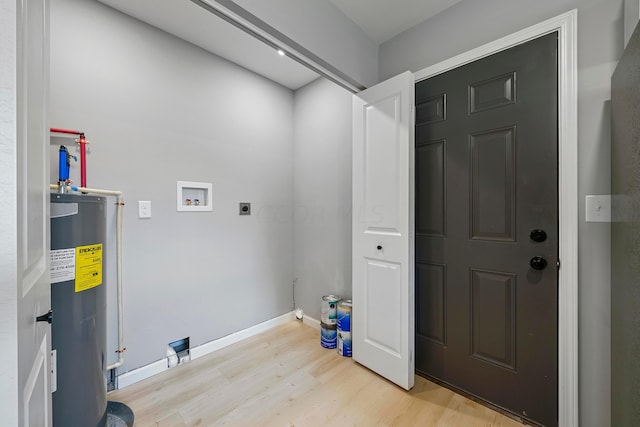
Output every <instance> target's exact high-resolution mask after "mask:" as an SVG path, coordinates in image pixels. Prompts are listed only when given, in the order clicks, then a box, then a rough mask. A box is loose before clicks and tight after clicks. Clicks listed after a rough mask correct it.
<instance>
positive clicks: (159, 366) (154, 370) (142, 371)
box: [118, 357, 169, 390]
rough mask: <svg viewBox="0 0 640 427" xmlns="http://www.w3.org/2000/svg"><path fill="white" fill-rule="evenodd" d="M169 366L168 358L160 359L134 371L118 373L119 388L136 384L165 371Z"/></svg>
mask: <svg viewBox="0 0 640 427" xmlns="http://www.w3.org/2000/svg"><path fill="white" fill-rule="evenodd" d="M167 369H169V367H168V361H167V358H166V357H165V358H163V359H160V360H158V361H156V362H153V363H149V364H148V365H145V366H142V367H140V368H138V369H134V370H133V371H129V372H126V373H124V374H121V375H118V390H120V389H123V388H125V387H127V386H130V385H131V384H135V383H137V382H138V381H142V380H146V379H147V378H149V377H152V376H154V375H156V374H159V373H160V372H164V371H166V370H167Z"/></svg>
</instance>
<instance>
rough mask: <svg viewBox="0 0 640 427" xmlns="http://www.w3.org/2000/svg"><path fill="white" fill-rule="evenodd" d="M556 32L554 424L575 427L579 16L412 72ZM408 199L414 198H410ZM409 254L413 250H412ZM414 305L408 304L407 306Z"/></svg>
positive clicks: (429, 71) (456, 63) (432, 72)
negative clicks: (557, 267)
mask: <svg viewBox="0 0 640 427" xmlns="http://www.w3.org/2000/svg"><path fill="white" fill-rule="evenodd" d="M554 31H558V37H559V38H558V84H559V87H558V166H559V176H558V179H559V182H558V198H559V204H558V210H559V212H558V214H559V228H560V230H559V231H560V235H559V239H560V241H559V253H560V260H561V261H562V268H560V270H559V275H558V286H559V289H558V425H561V426H566V427H574V426H575V427H577V426H578V406H579V401H578V86H577V82H578V59H577V52H578V11H577V9H574V10H571V11H569V12H567V13H564V14H562V15H559V16H556V17H555V18H551V19H549V20H547V21H544V22H541V23H539V24H536V25H533V26H531V27H528V28H525V29H524V30H522V31H518V32H517V33H514V34H511V35H509V36H506V37H503V38H501V39H498V40H495V41H493V42H491V43H487V44H485V45H483V46H480V47H478V48H476V49H472V50H470V51H468V52H465V53H463V54H460V55H457V56H454V57H453V58H450V59H447V60H446V61H442V62H440V63H438V64H435V65H432V66H430V67H427V68H424V69H422V70H420V71H417V72H416V73H415V79H416V82H419V81H421V80H425V79H428V78H430V77H433V76H436V75H438V74H442V73H444V72H446V71H449V70H451V69H453V68H457V67H460V66H462V65H465V64H468V63H470V62H473V61H476V60H478V59H481V58H484V57H486V56H489V55H492V54H494V53H497V52H500V51H503V50H506V49H509V48H511V47H513V46H516V45H519V44H522V43H524V42H527V41H529V40H532V39H535V38H538V37H540V36H543V35H545V34H549V33H552V32H554ZM412 197H415V196H414V195H413V194H412ZM411 250H412V251H413V250H414V248H411ZM412 303H413V302H412Z"/></svg>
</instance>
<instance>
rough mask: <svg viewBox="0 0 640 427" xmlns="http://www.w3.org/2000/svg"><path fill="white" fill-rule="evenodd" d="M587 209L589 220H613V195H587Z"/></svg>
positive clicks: (587, 219)
mask: <svg viewBox="0 0 640 427" xmlns="http://www.w3.org/2000/svg"><path fill="white" fill-rule="evenodd" d="M585 211H586V215H585V217H586V218H585V220H586V221H587V222H611V195H610V194H601V195H598V196H586V198H585Z"/></svg>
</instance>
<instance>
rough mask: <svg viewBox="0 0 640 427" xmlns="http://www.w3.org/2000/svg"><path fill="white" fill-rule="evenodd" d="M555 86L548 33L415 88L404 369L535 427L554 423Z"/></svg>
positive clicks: (553, 45)
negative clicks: (535, 233)
mask: <svg viewBox="0 0 640 427" xmlns="http://www.w3.org/2000/svg"><path fill="white" fill-rule="evenodd" d="M557 90H558V82H557V34H555V33H554V34H549V35H547V36H544V37H540V38H538V39H536V40H533V41H530V42H527V43H525V44H522V45H520V46H516V47H514V48H512V49H509V50H507V51H504V52H500V53H497V54H495V55H492V56H489V57H487V58H484V59H481V60H479V61H476V62H473V63H471V64H468V65H465V66H463V67H460V68H457V69H454V70H451V71H449V72H447V73H444V74H441V75H438V76H435V77H433V78H431V79H429V80H426V81H422V82H419V83H418V84H416V111H417V115H416V140H415V144H416V149H415V150H416V173H415V176H416V227H415V230H416V246H415V248H416V371H418V372H419V373H422V374H424V375H426V376H430V377H433V378H436V379H438V380H440V381H442V382H444V383H446V384H449V385H450V386H451V387H453V388H456V389H459V390H461V391H463V392H465V393H467V394H471V395H474V396H476V397H479V398H481V399H484V400H486V401H488V402H490V403H492V404H494V405H496V406H499V407H502V408H504V409H506V410H509V411H512V412H514V413H516V414H518V415H519V416H521V417H524V418H526V419H529V420H533V421H535V422H538V423H541V424H544V425H557V422H558V421H557V396H558V390H557V356H558V354H557V336H558V335H557V316H558V309H557V304H558V271H557V268H556V262H557V261H558V192H557V183H558V173H557V171H558V155H557V141H558V139H557V133H558V128H557V123H558V121H557V111H558V109H557V107H558V106H557ZM418 112H421V113H418ZM535 229H542V230H544V231H545V232H546V233H547V239H546V240H545V241H544V242H535V241H533V240H532V239H530V237H529V234H530V232H531V231H532V230H535ZM536 256H539V257H542V258H544V259H545V260H546V262H547V266H546V268H545V269H543V270H536V269H534V268H532V267H531V265H530V260H531V259H532V258H533V257H536Z"/></svg>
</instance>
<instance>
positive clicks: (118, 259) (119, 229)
mask: <svg viewBox="0 0 640 427" xmlns="http://www.w3.org/2000/svg"><path fill="white" fill-rule="evenodd" d="M49 187H50V188H51V189H52V190H54V191H58V190H59V186H58V185H56V184H51V185H50V186H49ZM66 189H67V190H71V191H77V192H82V193H93V194H101V195H105V196H115V197H116V206H117V208H116V215H117V216H116V265H117V268H116V269H117V279H116V297H117V301H118V349H117V350H116V353H118V361H117V362H116V363H113V364H111V365H108V366H107V370H111V369H115V368H119V367H120V366H122V364H123V363H124V352H125V351H126V350H127V348H126V347H125V346H124V328H123V315H122V208H123V207H124V201H123V199H122V192H121V191H113V190H101V189H99V188H87V187H75V186H67V187H66Z"/></svg>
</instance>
